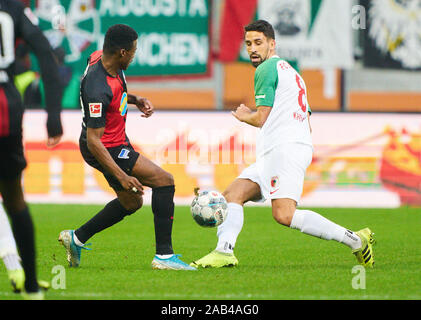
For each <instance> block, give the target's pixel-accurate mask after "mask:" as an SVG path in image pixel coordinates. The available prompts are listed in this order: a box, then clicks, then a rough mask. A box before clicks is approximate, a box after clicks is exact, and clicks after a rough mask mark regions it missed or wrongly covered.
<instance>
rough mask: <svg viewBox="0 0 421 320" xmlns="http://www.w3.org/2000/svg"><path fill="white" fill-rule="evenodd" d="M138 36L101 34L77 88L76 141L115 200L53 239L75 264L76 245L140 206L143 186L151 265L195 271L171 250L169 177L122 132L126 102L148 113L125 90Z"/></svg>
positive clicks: (117, 31) (128, 31) (125, 31)
mask: <svg viewBox="0 0 421 320" xmlns="http://www.w3.org/2000/svg"><path fill="white" fill-rule="evenodd" d="M137 38H138V35H137V33H136V31H135V30H133V29H132V28H131V27H129V26H127V25H123V24H117V25H114V26H112V27H110V28H109V29H108V30H107V33H106V34H105V39H104V44H103V50H102V51H95V52H94V53H92V54H91V56H90V58H89V60H88V66H87V68H86V70H85V74H84V76H83V79H82V82H81V87H80V98H81V105H82V110H83V123H82V133H81V136H80V140H79V144H80V151H81V153H82V156H83V158H84V159H85V161H86V162H87V163H88V164H89V165H90V166H92V167H94V168H95V169H97V170H99V171H101V172H102V173H103V174H104V177H105V178H106V179H107V181H108V183H109V185H110V186H111V187H112V188H113V189H114V191H115V193H116V195H117V198H116V199H114V200H112V201H111V202H109V203H108V204H107V205H106V206H105V207H104V208H103V209H102V210H101V211H100V212H99V213H97V214H96V215H95V216H94V217H93V218H92V219H90V220H89V221H87V222H86V223H85V224H84V225H82V226H81V227H80V228H78V229H76V230H64V231H62V232H61V233H60V235H59V241H60V242H61V243H62V244H63V246H64V247H65V248H66V252H67V260H68V262H69V265H70V266H71V267H77V266H79V264H80V256H81V249H84V248H85V249H86V247H85V246H84V244H85V243H86V241H87V240H88V239H89V238H91V237H92V236H93V235H94V234H96V233H98V232H100V231H102V230H104V229H106V228H108V227H111V226H112V225H114V224H115V223H117V222H119V221H121V220H122V219H124V217H125V216H128V215H131V214H133V213H134V212H136V211H137V210H138V209H140V208H141V206H142V204H143V200H142V195H143V185H145V186H147V187H150V188H152V211H153V214H154V224H155V241H156V255H155V257H154V259H153V260H152V268H154V269H175V270H196V268H194V267H191V266H189V265H188V264H186V263H184V262H183V261H181V260H180V259H179V258H178V257H179V255H176V254H174V252H173V248H172V240H171V234H172V225H173V216H174V202H173V198H174V191H175V188H174V179H173V177H172V175H171V174H170V173H168V172H166V171H164V170H163V169H162V168H160V167H159V166H157V165H156V164H154V163H153V162H152V161H150V160H149V159H147V158H146V157H144V156H143V155H141V154H139V153H137V152H136V151H135V150H134V149H133V147H132V146H131V144H130V141H129V139H128V137H127V136H126V131H125V127H126V117H127V111H128V108H127V104H133V105H135V106H136V107H137V108H138V109H139V110H140V111H141V112H142V113H143V114H142V116H143V117H147V118H148V117H150V116H151V115H152V114H153V105H152V103H151V102H150V101H149V100H147V99H145V98H140V97H137V96H134V95H131V94H128V93H127V86H126V79H125V76H124V71H123V70H126V69H127V67H128V66H129V64H130V63H131V62H132V60H133V58H134V56H135V52H136V48H137Z"/></svg>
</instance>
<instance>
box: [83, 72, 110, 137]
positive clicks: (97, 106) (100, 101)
mask: <svg viewBox="0 0 421 320" xmlns="http://www.w3.org/2000/svg"><path fill="white" fill-rule="evenodd" d="M86 80H88V81H86V83H85V86H84V88H83V95H84V102H83V103H84V104H85V106H84V110H85V117H86V126H87V127H88V128H94V129H97V128H103V127H105V122H106V115H107V110H108V106H109V105H110V103H111V100H112V93H111V90H110V92H108V91H107V87H105V86H100V81H95V79H91V80H90V81H89V79H86Z"/></svg>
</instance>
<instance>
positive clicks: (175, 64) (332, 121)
mask: <svg viewBox="0 0 421 320" xmlns="http://www.w3.org/2000/svg"><path fill="white" fill-rule="evenodd" d="M24 2H25V4H26V5H27V6H28V7H30V8H31V9H32V12H33V20H34V21H35V22H37V23H38V24H39V26H40V27H41V28H42V29H43V30H44V31H45V34H46V35H47V37H48V39H49V40H50V42H51V44H52V46H53V47H54V48H55V49H56V54H57V58H58V59H59V61H61V72H62V79H63V84H64V85H65V86H66V91H65V95H64V98H63V107H64V109H65V111H64V113H63V116H62V120H63V124H64V130H65V134H64V138H63V143H62V144H61V145H60V146H59V147H57V148H55V149H54V150H52V151H51V150H47V149H46V147H45V144H44V142H43V140H44V139H45V134H46V133H45V132H44V131H45V130H43V129H42V128H43V126H44V122H45V112H44V111H42V110H40V109H42V108H43V99H42V94H41V93H42V91H43V88H42V81H40V80H39V79H40V78H39V75H38V73H37V65H36V61H35V59H33V57H32V56H31V54H30V53H29V52H28V50H27V48H25V46H24V44H22V45H21V46H19V48H18V50H17V56H18V57H19V63H18V65H17V68H18V73H19V75H18V76H17V78H16V83H17V84H18V87H19V89H20V90H21V93H22V96H23V97H24V100H25V104H26V107H27V112H26V113H25V118H24V134H25V148H26V155H27V159H28V162H29V166H28V168H27V170H26V171H25V172H24V187H25V192H26V194H27V200H28V201H29V202H41V203H42V202H46V203H100V204H103V203H105V202H106V201H108V200H109V199H112V198H114V196H113V191H112V190H111V189H110V188H109V187H108V185H107V183H106V181H105V180H104V178H103V177H102V175H100V174H98V172H96V171H94V170H93V169H91V168H90V167H88V166H87V165H86V164H85V163H84V162H83V159H82V157H81V155H80V153H79V149H78V138H79V133H80V126H81V112H80V107H79V79H80V77H81V75H82V74H83V72H84V69H85V65H86V59H87V57H88V56H89V54H90V53H91V52H92V51H94V50H97V49H101V47H102V41H103V37H104V34H105V31H106V30H107V28H108V27H109V26H110V25H112V24H116V23H126V24H129V25H130V26H132V27H133V28H135V29H136V30H137V31H138V33H139V36H140V37H139V45H138V51H137V56H136V58H135V60H134V61H133V64H132V65H131V66H130V67H129V69H128V70H127V73H126V75H127V80H128V89H129V92H131V93H134V94H138V95H141V96H144V97H147V98H149V99H150V100H151V101H152V103H153V104H154V106H155V109H156V112H155V114H154V116H153V117H152V118H150V119H143V118H141V117H140V116H138V115H137V113H136V110H132V112H130V111H129V116H128V122H127V131H128V136H129V138H130V139H131V142H132V144H133V145H134V146H135V147H136V148H137V149H139V150H140V151H141V152H143V153H144V154H145V155H147V156H148V157H149V158H150V159H152V160H153V161H155V162H156V163H158V164H160V165H162V166H163V167H164V168H165V169H166V170H168V171H170V172H171V173H172V174H173V175H174V177H175V181H176V204H187V203H189V202H190V201H191V199H192V197H193V189H194V187H196V186H197V187H200V188H202V189H205V188H216V189H218V190H221V191H222V190H223V189H224V188H225V187H226V186H227V185H228V184H229V183H230V182H231V181H232V180H233V179H234V178H235V177H236V176H237V175H238V174H239V173H240V172H241V170H242V169H243V168H244V167H245V166H247V165H249V164H251V163H252V162H253V161H254V143H255V130H254V129H253V128H251V127H250V128H249V127H248V126H247V125H244V124H241V123H239V122H238V121H236V120H235V119H233V117H232V116H231V114H230V112H229V111H230V110H232V109H233V108H235V107H236V106H238V105H239V104H240V103H245V104H246V105H248V106H250V107H254V92H253V76H254V68H253V67H252V66H251V64H250V63H249V62H248V57H247V55H246V54H245V52H244V47H243V44H242V38H243V27H244V25H246V24H248V23H249V22H251V21H252V20H255V19H256V18H262V19H265V20H268V21H269V22H271V23H272V24H273V26H274V27H275V29H276V41H277V46H278V47H277V51H278V54H279V55H280V56H281V57H282V58H284V59H286V60H288V61H289V62H290V63H291V64H292V65H293V66H294V67H295V68H296V69H297V70H298V71H299V72H300V73H301V75H302V76H303V78H304V80H305V82H306V85H307V92H308V100H309V103H310V106H311V108H312V110H313V115H312V117H311V121H312V127H313V142H314V146H315V152H314V161H313V163H312V165H311V166H310V167H309V169H308V172H307V173H308V174H307V177H306V181H305V187H304V194H303V198H302V203H301V204H302V205H303V206H318V207H391V208H394V207H399V206H402V205H421V34H420V30H421V1H419V0H372V1H369V0H361V1H354V0H341V1H337V0H260V1H258V0H213V1H212V0H161V1H160V0H156V1H152V0H150V1H148V0H144V1H141V0H138V1H131V0H126V1H122V0H115V1H113V0H101V1H99V0H98V1H94V0H68V1H64V0H61V1H60V0H38V1H24ZM149 201H150V193H146V195H145V203H148V202H149ZM266 205H269V203H266Z"/></svg>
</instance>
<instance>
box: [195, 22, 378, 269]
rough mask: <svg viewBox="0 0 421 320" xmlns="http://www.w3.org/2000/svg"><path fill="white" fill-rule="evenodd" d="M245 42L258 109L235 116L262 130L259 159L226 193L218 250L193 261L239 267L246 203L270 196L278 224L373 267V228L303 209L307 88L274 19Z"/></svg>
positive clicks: (309, 149) (254, 27) (256, 26)
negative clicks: (278, 38)
mask: <svg viewBox="0 0 421 320" xmlns="http://www.w3.org/2000/svg"><path fill="white" fill-rule="evenodd" d="M245 44H246V48H247V52H248V54H249V56H250V60H251V63H252V64H253V66H254V67H256V73H255V77H254V91H255V101H256V107H257V111H252V110H250V109H249V108H248V107H247V106H245V105H244V104H241V105H240V106H239V107H238V108H237V109H236V110H235V111H234V112H233V113H232V114H233V115H234V117H235V118H237V119H238V120H239V121H242V122H245V123H247V124H249V125H252V126H254V127H257V128H260V130H259V133H258V137H257V142H256V162H255V163H254V164H252V165H251V166H249V167H248V168H246V169H245V170H244V171H243V172H242V173H241V174H240V176H239V177H238V178H237V179H236V180H234V181H233V182H232V183H231V185H230V186H228V188H227V189H226V190H225V191H224V193H223V195H224V196H225V198H226V200H227V202H228V215H227V219H226V220H225V221H224V223H222V224H221V225H220V226H219V227H218V231H217V235H218V244H217V246H216V249H215V250H214V251H212V252H211V253H209V254H208V255H206V256H204V257H203V258H201V259H199V260H197V261H194V262H192V263H191V265H192V266H195V267H213V268H219V267H227V266H235V265H237V264H238V260H237V258H236V257H235V256H234V252H233V250H234V246H235V243H236V240H237V237H238V235H239V233H240V231H241V229H242V227H243V221H244V213H243V205H244V203H246V202H248V201H263V200H265V199H270V200H271V202H272V215H273V218H274V219H275V220H276V222H278V223H279V224H281V225H284V226H287V227H290V228H292V229H298V230H300V231H301V232H303V233H305V234H308V235H311V236H315V237H319V238H322V239H325V240H336V241H338V242H340V243H343V244H345V245H346V246H348V247H349V248H351V250H352V253H353V254H354V255H355V256H356V257H357V260H358V262H359V263H360V264H362V265H364V266H369V267H372V266H373V264H374V257H373V251H372V244H373V243H374V238H373V233H372V232H371V231H370V229H368V228H365V229H362V230H360V231H358V232H353V231H350V230H348V229H346V228H344V227H342V226H339V225H337V224H336V223H334V222H332V221H330V220H328V219H326V218H324V217H322V216H321V215H319V214H318V213H316V212H313V211H310V210H300V209H297V204H298V202H299V200H300V197H301V194H302V190H303V183H304V176H305V172H306V169H307V167H308V166H309V165H310V163H311V161H312V155H313V146H312V140H311V127H310V120H309V117H310V114H311V110H310V108H309V106H308V102H307V94H306V86H305V83H304V81H303V79H302V78H301V76H300V75H299V74H298V73H297V72H296V71H295V70H294V69H293V68H292V67H291V66H290V65H289V64H288V63H287V62H286V61H284V60H282V59H281V58H279V57H278V56H277V55H276V54H275V34H274V31H273V27H272V26H271V25H270V24H269V23H268V22H266V21H264V20H258V21H255V22H253V23H251V24H249V25H248V26H246V27H245Z"/></svg>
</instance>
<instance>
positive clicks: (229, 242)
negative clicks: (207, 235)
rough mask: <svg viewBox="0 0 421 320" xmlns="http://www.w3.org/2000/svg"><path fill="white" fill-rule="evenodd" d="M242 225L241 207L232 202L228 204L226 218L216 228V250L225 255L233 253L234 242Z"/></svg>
mask: <svg viewBox="0 0 421 320" xmlns="http://www.w3.org/2000/svg"><path fill="white" fill-rule="evenodd" d="M243 223H244V209H243V206H241V205H239V204H237V203H233V202H230V203H228V214H227V218H226V220H225V221H224V222H223V223H222V224H221V225H220V226H219V227H218V232H217V236H218V244H217V245H216V250H218V251H220V252H225V253H233V251H234V247H235V242H236V241H237V237H238V235H239V234H240V232H241V229H242V228H243Z"/></svg>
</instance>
